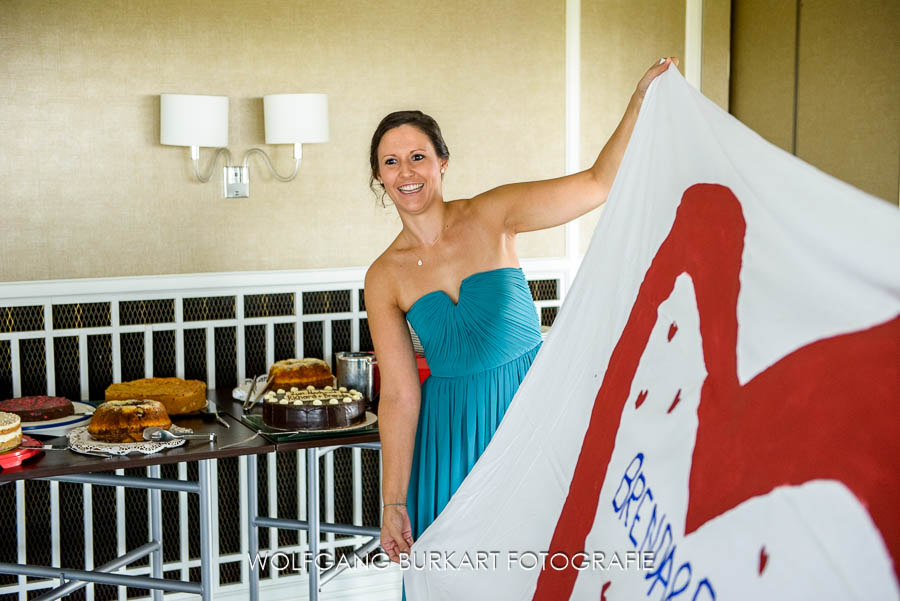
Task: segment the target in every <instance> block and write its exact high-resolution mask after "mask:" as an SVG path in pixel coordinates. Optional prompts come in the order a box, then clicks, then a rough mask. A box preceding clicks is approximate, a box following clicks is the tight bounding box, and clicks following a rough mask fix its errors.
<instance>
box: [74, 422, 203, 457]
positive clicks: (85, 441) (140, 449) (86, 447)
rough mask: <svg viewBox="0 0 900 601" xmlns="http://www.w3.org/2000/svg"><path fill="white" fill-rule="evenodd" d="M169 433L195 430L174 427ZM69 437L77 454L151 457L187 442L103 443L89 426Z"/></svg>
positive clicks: (76, 430)
mask: <svg viewBox="0 0 900 601" xmlns="http://www.w3.org/2000/svg"><path fill="white" fill-rule="evenodd" d="M169 432H171V433H173V434H190V433H191V432H193V430H191V429H190V428H180V427H178V426H175V425H173V426H171V427H170V428H169ZM68 436H69V449H71V450H73V451H75V452H76V453H106V454H107V455H127V454H129V453H143V454H145V455H150V454H151V453H158V452H159V451H163V450H165V449H170V448H173V447H180V446H181V445H183V444H184V443H185V442H187V441H186V440H185V439H183V438H182V439H179V440H168V441H164V442H153V441H152V440H145V441H143V442H103V441H102V440H97V439H96V438H93V437H92V436H91V435H90V434H88V429H87V426H79V427H78V428H73V429H72V430H70V431H69V435H68Z"/></svg>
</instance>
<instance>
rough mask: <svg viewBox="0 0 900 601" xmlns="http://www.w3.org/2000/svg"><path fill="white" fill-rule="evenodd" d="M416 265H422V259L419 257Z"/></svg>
mask: <svg viewBox="0 0 900 601" xmlns="http://www.w3.org/2000/svg"><path fill="white" fill-rule="evenodd" d="M417 265H418V266H419V267H421V266H422V259H419V262H418V263H417Z"/></svg>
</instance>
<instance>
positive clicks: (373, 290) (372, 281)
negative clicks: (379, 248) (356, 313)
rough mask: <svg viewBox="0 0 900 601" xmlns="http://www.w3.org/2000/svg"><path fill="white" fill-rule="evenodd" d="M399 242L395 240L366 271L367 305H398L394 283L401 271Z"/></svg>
mask: <svg viewBox="0 0 900 601" xmlns="http://www.w3.org/2000/svg"><path fill="white" fill-rule="evenodd" d="M396 245H397V240H394V241H393V242H392V243H391V245H390V246H388V247H387V248H386V249H385V250H384V252H383V253H381V255H379V256H378V258H377V259H375V260H374V261H373V262H372V264H371V265H369V269H368V271H366V280H365V296H366V305H367V306H368V305H373V304H375V303H376V302H379V303H384V302H387V303H390V304H396V294H397V291H396V289H395V287H394V283H395V282H396V281H397V278H396V274H397V273H398V269H399V262H398V259H397V253H398V251H397V248H396Z"/></svg>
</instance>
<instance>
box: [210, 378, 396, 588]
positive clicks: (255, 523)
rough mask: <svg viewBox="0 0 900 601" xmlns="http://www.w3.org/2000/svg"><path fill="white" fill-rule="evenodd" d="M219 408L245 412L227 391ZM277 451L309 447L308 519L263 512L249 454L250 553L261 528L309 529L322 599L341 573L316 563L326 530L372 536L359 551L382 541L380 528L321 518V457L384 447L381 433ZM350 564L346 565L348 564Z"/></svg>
mask: <svg viewBox="0 0 900 601" xmlns="http://www.w3.org/2000/svg"><path fill="white" fill-rule="evenodd" d="M216 401H217V404H218V405H219V407H221V408H223V409H224V410H225V411H228V412H229V414H230V415H232V416H233V417H235V418H239V417H240V416H241V415H242V414H243V410H242V409H241V404H240V403H239V402H237V401H235V400H234V399H232V398H231V397H230V395H227V396H226V393H225V392H224V391H223V392H222V393H219V394H218V396H217V398H216ZM274 444H275V451H276V452H282V451H296V450H299V449H305V451H306V506H307V515H308V519H307V520H288V519H281V518H272V517H269V516H262V515H259V506H258V503H257V498H258V497H257V492H258V482H257V478H258V474H257V469H256V468H257V463H256V455H250V456H249V457H247V478H248V481H247V497H248V504H249V507H248V510H249V513H250V516H249V519H248V520H247V523H248V527H249V529H250V532H249V544H250V546H249V555H250V557H256V555H257V553H259V528H284V529H289V530H305V531H306V532H307V534H308V536H307V540H308V541H309V556H310V557H311V558H312V561H311V562H310V564H309V570H308V574H309V599H310V601H317V599H318V598H319V587H320V585H321V584H324V583H325V582H327V581H328V580H330V579H331V578H332V577H334V576H336V575H337V574H338V573H340V569H338V566H336V567H335V568H331V569H330V570H328V574H327V576H325V577H324V578H323V577H322V576H323V574H320V572H319V566H318V565H316V562H315V559H316V558H317V556H318V554H319V536H320V535H321V533H322V532H333V533H335V534H345V535H351V536H352V535H362V536H370V537H372V541H371V542H370V543H368V544H367V545H364V546H363V548H362V549H360V551H358V553H366V552H368V551H370V550H372V549H374V548H376V547H377V546H378V545H379V544H380V534H381V530H380V528H374V527H366V526H356V525H353V524H334V523H328V522H325V523H323V522H321V521H320V519H319V505H320V498H319V492H320V490H319V458H320V457H321V456H323V455H325V454H327V453H329V452H331V451H334V450H335V449H337V448H340V447H344V446H349V447H360V448H365V449H380V448H381V443H380V441H379V436H378V432H377V431H375V432H373V431H371V430H370V431H367V432H365V433H361V434H343V435H340V436H332V437H318V438H313V439H309V440H296V441H291V442H276V443H274ZM256 565H257V566H258V565H259V563H258V562H257V564H256ZM344 567H346V566H344ZM250 599H251V601H258V599H259V571H258V569H251V570H250Z"/></svg>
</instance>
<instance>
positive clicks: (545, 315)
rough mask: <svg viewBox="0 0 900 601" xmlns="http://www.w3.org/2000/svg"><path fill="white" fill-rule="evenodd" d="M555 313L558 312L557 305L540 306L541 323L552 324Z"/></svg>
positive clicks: (543, 324) (544, 324)
mask: <svg viewBox="0 0 900 601" xmlns="http://www.w3.org/2000/svg"><path fill="white" fill-rule="evenodd" d="M557 313H559V307H541V325H542V326H552V325H553V322H554V320H556V314H557Z"/></svg>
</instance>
